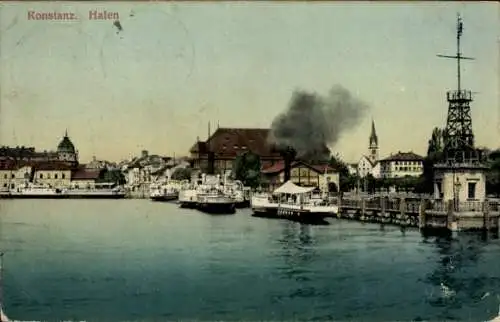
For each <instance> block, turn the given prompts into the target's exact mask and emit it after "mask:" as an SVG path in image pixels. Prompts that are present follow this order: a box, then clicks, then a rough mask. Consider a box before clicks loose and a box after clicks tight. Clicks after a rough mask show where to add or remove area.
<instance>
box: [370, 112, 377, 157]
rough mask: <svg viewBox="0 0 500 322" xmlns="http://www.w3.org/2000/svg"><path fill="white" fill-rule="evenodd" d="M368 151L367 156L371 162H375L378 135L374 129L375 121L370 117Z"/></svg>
mask: <svg viewBox="0 0 500 322" xmlns="http://www.w3.org/2000/svg"><path fill="white" fill-rule="evenodd" d="M368 150H369V153H368V158H369V159H370V161H371V162H372V164H375V163H377V161H378V137H377V132H376V131H375V121H373V119H372V132H371V134H370V144H369V148H368Z"/></svg>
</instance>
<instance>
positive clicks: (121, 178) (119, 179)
mask: <svg viewBox="0 0 500 322" xmlns="http://www.w3.org/2000/svg"><path fill="white" fill-rule="evenodd" d="M97 181H98V182H108V183H116V184H119V185H123V184H125V183H126V180H125V175H124V174H123V172H121V170H118V169H112V170H108V169H105V170H102V172H101V175H100V176H99V179H98V180H97Z"/></svg>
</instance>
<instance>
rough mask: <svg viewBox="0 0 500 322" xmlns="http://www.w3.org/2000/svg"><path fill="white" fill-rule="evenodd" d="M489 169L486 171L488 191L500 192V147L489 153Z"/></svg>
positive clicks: (492, 192)
mask: <svg viewBox="0 0 500 322" xmlns="http://www.w3.org/2000/svg"><path fill="white" fill-rule="evenodd" d="M486 164H487V165H488V167H489V171H488V172H487V173H486V192H487V193H488V194H496V195H497V196H498V195H499V194H500V149H497V150H494V151H492V152H490V153H489V155H488V158H487V163H486Z"/></svg>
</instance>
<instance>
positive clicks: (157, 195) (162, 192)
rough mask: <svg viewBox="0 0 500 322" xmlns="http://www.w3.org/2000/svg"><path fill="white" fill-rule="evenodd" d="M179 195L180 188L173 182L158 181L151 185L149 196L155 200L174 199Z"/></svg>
mask: <svg viewBox="0 0 500 322" xmlns="http://www.w3.org/2000/svg"><path fill="white" fill-rule="evenodd" d="M178 197H179V190H178V189H177V187H176V185H174V184H172V183H158V184H152V185H151V186H150V192H149V198H150V199H151V200H153V201H173V200H176V199H177V198H178Z"/></svg>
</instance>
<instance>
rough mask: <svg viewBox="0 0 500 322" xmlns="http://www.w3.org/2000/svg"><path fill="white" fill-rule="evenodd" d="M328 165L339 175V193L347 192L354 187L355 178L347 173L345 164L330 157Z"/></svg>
mask: <svg viewBox="0 0 500 322" xmlns="http://www.w3.org/2000/svg"><path fill="white" fill-rule="evenodd" d="M329 165H330V166H331V167H332V168H333V169H334V170H335V171H337V172H338V173H339V181H340V187H339V190H340V191H349V190H352V189H353V188H354V187H355V186H356V182H357V177H356V176H355V175H351V174H350V173H349V168H348V167H347V164H346V163H345V162H344V161H342V160H341V159H340V158H339V157H336V156H332V157H331V158H330V162H329Z"/></svg>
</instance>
